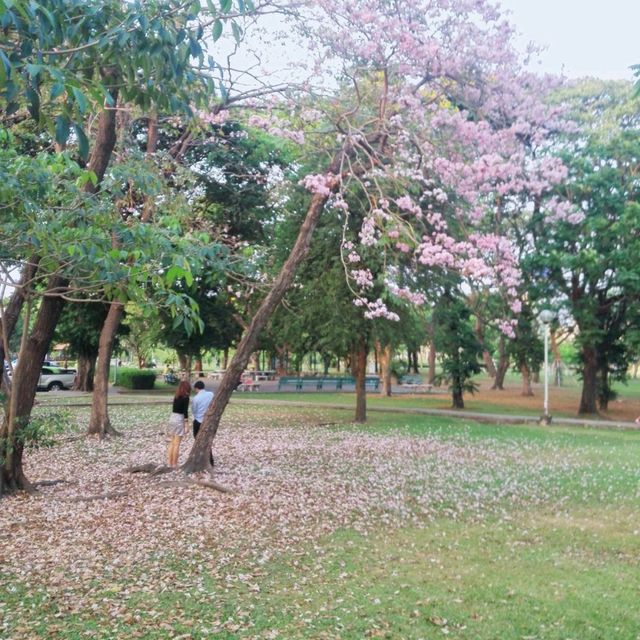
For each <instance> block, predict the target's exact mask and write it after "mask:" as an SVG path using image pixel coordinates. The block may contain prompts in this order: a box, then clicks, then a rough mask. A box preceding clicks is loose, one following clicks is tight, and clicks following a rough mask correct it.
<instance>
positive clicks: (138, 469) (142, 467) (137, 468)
mask: <svg viewBox="0 0 640 640" xmlns="http://www.w3.org/2000/svg"><path fill="white" fill-rule="evenodd" d="M157 468H158V465H157V464H155V463H154V462H147V463H146V464H137V465H133V466H132V467H127V468H126V469H125V471H126V472H127V473H152V472H153V471H155V470H156V469H157Z"/></svg>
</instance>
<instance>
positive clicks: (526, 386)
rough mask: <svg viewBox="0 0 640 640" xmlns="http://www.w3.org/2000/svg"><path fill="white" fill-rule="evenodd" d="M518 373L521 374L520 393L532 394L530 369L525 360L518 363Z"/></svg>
mask: <svg viewBox="0 0 640 640" xmlns="http://www.w3.org/2000/svg"><path fill="white" fill-rule="evenodd" d="M520 374H521V375H522V391H521V392H520V395H522V396H532V395H533V388H532V386H531V371H530V369H529V367H528V366H527V364H526V363H525V362H523V363H522V364H521V365H520Z"/></svg>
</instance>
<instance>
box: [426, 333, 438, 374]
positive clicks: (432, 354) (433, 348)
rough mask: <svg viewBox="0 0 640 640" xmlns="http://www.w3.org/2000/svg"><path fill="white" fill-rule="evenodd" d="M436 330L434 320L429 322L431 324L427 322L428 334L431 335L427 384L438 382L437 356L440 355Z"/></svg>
mask: <svg viewBox="0 0 640 640" xmlns="http://www.w3.org/2000/svg"><path fill="white" fill-rule="evenodd" d="M434 331H435V328H434V326H433V322H429V324H427V335H428V336H429V355H428V361H427V366H428V371H429V373H428V376H427V384H435V383H436V357H437V355H438V352H437V351H436V343H435V340H434Z"/></svg>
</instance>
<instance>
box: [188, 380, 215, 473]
mask: <svg viewBox="0 0 640 640" xmlns="http://www.w3.org/2000/svg"><path fill="white" fill-rule="evenodd" d="M193 389H194V391H195V394H196V395H195V396H193V400H192V401H191V411H192V412H193V437H194V438H195V437H196V436H197V435H198V431H200V425H201V424H202V421H203V420H204V414H205V413H207V409H208V408H209V405H210V404H211V402H212V400H213V391H207V390H206V389H205V388H204V382H202V380H197V381H196V382H195V383H194V385H193ZM209 462H210V463H211V466H212V467H213V454H212V453H211V452H209Z"/></svg>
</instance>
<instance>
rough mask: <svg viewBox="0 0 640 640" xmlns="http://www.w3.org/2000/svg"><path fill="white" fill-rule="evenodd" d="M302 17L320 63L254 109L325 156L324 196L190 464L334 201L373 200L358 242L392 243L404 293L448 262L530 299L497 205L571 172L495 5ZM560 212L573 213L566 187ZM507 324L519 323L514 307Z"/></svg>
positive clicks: (363, 289)
mask: <svg viewBox="0 0 640 640" xmlns="http://www.w3.org/2000/svg"><path fill="white" fill-rule="evenodd" d="M290 21H291V22H290V31H291V32H292V33H293V32H296V33H298V34H299V35H300V36H301V38H302V42H303V43H305V45H306V46H307V48H308V50H309V54H308V55H309V60H311V56H313V63H312V64H311V65H310V66H311V68H312V69H313V71H314V74H315V75H314V76H313V77H312V78H309V79H308V80H307V82H306V83H305V84H304V85H303V89H301V90H299V91H295V92H293V91H292V92H290V93H288V94H287V96H286V99H285V98H283V99H282V100H274V99H273V98H271V99H270V100H269V101H268V102H262V103H257V102H254V103H253V106H254V108H255V109H256V111H257V112H258V113H259V117H256V116H254V117H253V118H252V119H251V122H250V124H251V125H253V126H258V127H261V128H264V129H267V130H270V131H271V132H272V133H278V132H281V135H282V136H283V137H286V138H287V139H288V140H292V141H295V142H297V143H299V144H301V145H305V146H306V148H307V150H312V152H313V154H314V156H315V158H316V162H317V163H319V164H322V165H324V168H323V169H322V170H321V171H314V172H313V173H312V174H309V175H306V176H304V177H302V179H301V180H300V185H301V186H303V187H304V188H305V189H307V190H308V191H309V192H310V194H311V196H310V201H309V206H308V209H307V214H306V217H305V219H304V222H303V224H302V226H301V228H300V233H299V235H298V238H297V241H296V243H295V245H294V247H293V249H292V251H291V254H290V256H289V259H288V260H287V261H286V262H285V264H284V265H283V267H282V270H281V272H280V273H279V275H278V276H277V278H276V279H275V281H274V283H273V285H272V288H271V290H270V291H269V293H268V295H267V296H266V297H265V299H264V301H263V302H262V304H261V306H260V308H259V310H258V311H257V313H256V315H255V316H254V318H253V320H252V322H251V324H250V326H249V327H248V329H247V330H246V331H245V334H244V336H243V338H242V341H241V342H240V344H239V346H238V350H237V352H236V355H235V357H234V359H233V360H232V362H231V364H230V366H229V367H228V369H227V373H226V375H225V377H224V378H223V380H222V383H221V385H220V388H219V390H218V393H217V396H216V398H215V400H214V402H213V404H212V405H211V407H210V410H209V412H208V413H207V415H206V417H205V420H204V423H203V428H202V429H201V431H200V433H199V435H198V438H197V440H196V443H195V445H194V447H193V449H192V451H191V453H190V455H189V458H188V460H187V462H186V463H185V465H184V469H185V471H187V472H192V471H198V470H204V469H206V468H207V466H208V459H209V457H208V450H209V448H210V446H211V443H212V441H213V438H214V436H215V434H216V431H217V429H218V425H219V422H220V418H221V416H222V414H223V411H224V409H225V407H226V405H227V403H228V400H229V398H230V395H231V393H232V391H233V389H234V388H235V385H236V383H237V381H238V379H239V377H240V375H241V373H242V371H243V370H244V368H245V366H246V364H247V363H248V361H249V357H250V355H251V352H252V351H253V350H254V349H255V346H256V343H257V339H258V336H259V333H260V331H261V330H262V329H263V328H264V326H265V324H266V323H267V321H268V319H269V317H270V315H271V314H272V312H273V310H274V309H275V308H276V306H277V305H278V303H279V302H280V300H281V299H282V297H283V296H284V294H285V292H286V290H287V288H288V287H289V286H290V284H291V282H292V280H293V277H294V274H295V271H296V269H297V267H298V265H299V264H300V263H301V261H302V260H303V259H304V258H305V256H306V253H307V250H308V246H309V242H310V239H311V235H312V233H313V230H314V227H315V226H316V224H317V221H318V219H319V217H320V216H321V215H322V213H323V212H325V211H326V212H327V214H328V215H340V216H348V215H350V213H352V212H350V210H349V205H348V204H347V202H354V201H355V202H358V203H362V205H361V206H362V207H363V210H361V211H359V212H358V214H359V216H360V217H361V218H362V220H363V223H362V227H361V231H360V243H361V244H362V245H364V246H374V247H379V250H380V252H384V253H385V254H386V255H387V256H388V264H389V270H388V274H387V276H386V279H387V284H388V287H389V291H391V292H395V293H396V295H398V296H399V297H401V298H403V299H405V300H408V301H410V302H412V303H414V304H420V303H421V302H422V300H423V294H422V292H421V291H418V290H416V289H415V288H414V287H413V286H412V278H411V273H415V274H423V275H424V274H427V276H428V273H429V271H430V270H432V269H440V270H445V271H447V270H449V271H451V272H455V273H456V274H460V275H461V276H462V277H463V278H464V280H465V281H466V282H468V283H470V284H476V285H478V286H481V287H490V288H494V289H499V290H500V291H502V292H503V294H504V296H505V298H506V299H507V301H508V304H509V305H510V307H511V309H512V312H513V313H517V312H518V310H519V302H518V299H517V285H518V282H519V273H518V268H517V261H516V257H515V253H514V251H513V250H512V247H511V244H510V241H509V239H508V238H506V237H505V236H504V235H502V225H501V224H500V220H498V219H497V218H498V216H500V217H504V216H509V215H513V214H519V213H520V212H521V210H520V208H519V207H520V206H521V202H522V198H521V195H522V194H523V193H526V194H527V195H528V197H529V196H532V195H533V196H535V195H536V194H542V193H543V192H545V191H546V190H548V189H549V188H550V187H552V186H553V185H554V184H555V183H557V182H559V181H561V180H562V179H563V178H564V176H565V175H566V173H565V170H564V168H563V166H562V164H561V163H560V162H559V161H557V160H554V159H552V158H550V157H547V156H542V157H541V158H540V159H538V158H536V156H535V155H533V154H531V153H530V149H531V148H532V147H533V146H539V145H541V144H543V141H544V140H545V139H546V137H547V136H548V134H549V132H550V130H552V129H553V128H554V127H555V126H556V125H557V114H555V113H553V112H551V111H550V110H549V109H548V108H547V107H545V105H544V104H543V103H542V102H541V99H540V96H541V94H542V93H543V83H542V81H540V80H538V79H537V78H536V77H535V76H533V75H531V74H528V73H526V72H525V71H524V69H523V67H522V65H521V64H520V61H519V56H518V55H517V54H516V52H515V51H514V49H513V47H512V45H511V40H512V36H513V29H512V27H511V26H510V25H509V23H508V22H507V21H506V20H505V19H504V18H503V17H502V15H501V13H500V11H499V9H498V8H497V6H496V5H494V4H492V3H490V2H487V1H486V0H408V1H406V2H403V3H389V2H385V1H383V0H364V1H362V2H358V3H353V2H349V1H348V0H317V1H315V2H313V3H304V4H302V6H301V7H300V6H299V7H297V8H296V9H295V11H294V10H292V14H291V17H290ZM350 194H357V195H358V196H359V197H357V198H352V197H351V198H350V197H348V196H349V195H350ZM512 203H513V204H512ZM550 213H551V214H552V215H567V211H566V210H565V208H564V205H563V204H562V203H561V202H558V203H556V205H555V206H554V205H553V203H552V204H551V211H550ZM344 251H345V258H344V263H345V269H346V271H347V275H348V277H349V278H350V281H351V283H352V286H353V290H354V298H355V299H356V300H357V304H359V305H360V306H361V307H362V308H363V312H364V313H365V314H366V315H368V316H369V317H385V316H386V317H389V318H390V319H393V315H392V314H390V313H389V311H388V309H387V308H386V305H385V304H384V302H383V301H382V300H381V299H378V298H376V299H369V297H368V296H367V291H368V289H370V287H371V274H370V273H369V272H368V270H367V267H366V265H365V264H363V263H362V261H361V260H360V256H359V252H358V247H357V246H354V245H352V244H349V245H346V244H345V246H344ZM503 330H504V331H505V332H507V333H512V332H513V322H512V321H511V322H510V321H506V322H505V323H504V324H503ZM359 390H360V392H362V393H363V392H364V378H363V379H362V380H360V381H359Z"/></svg>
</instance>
